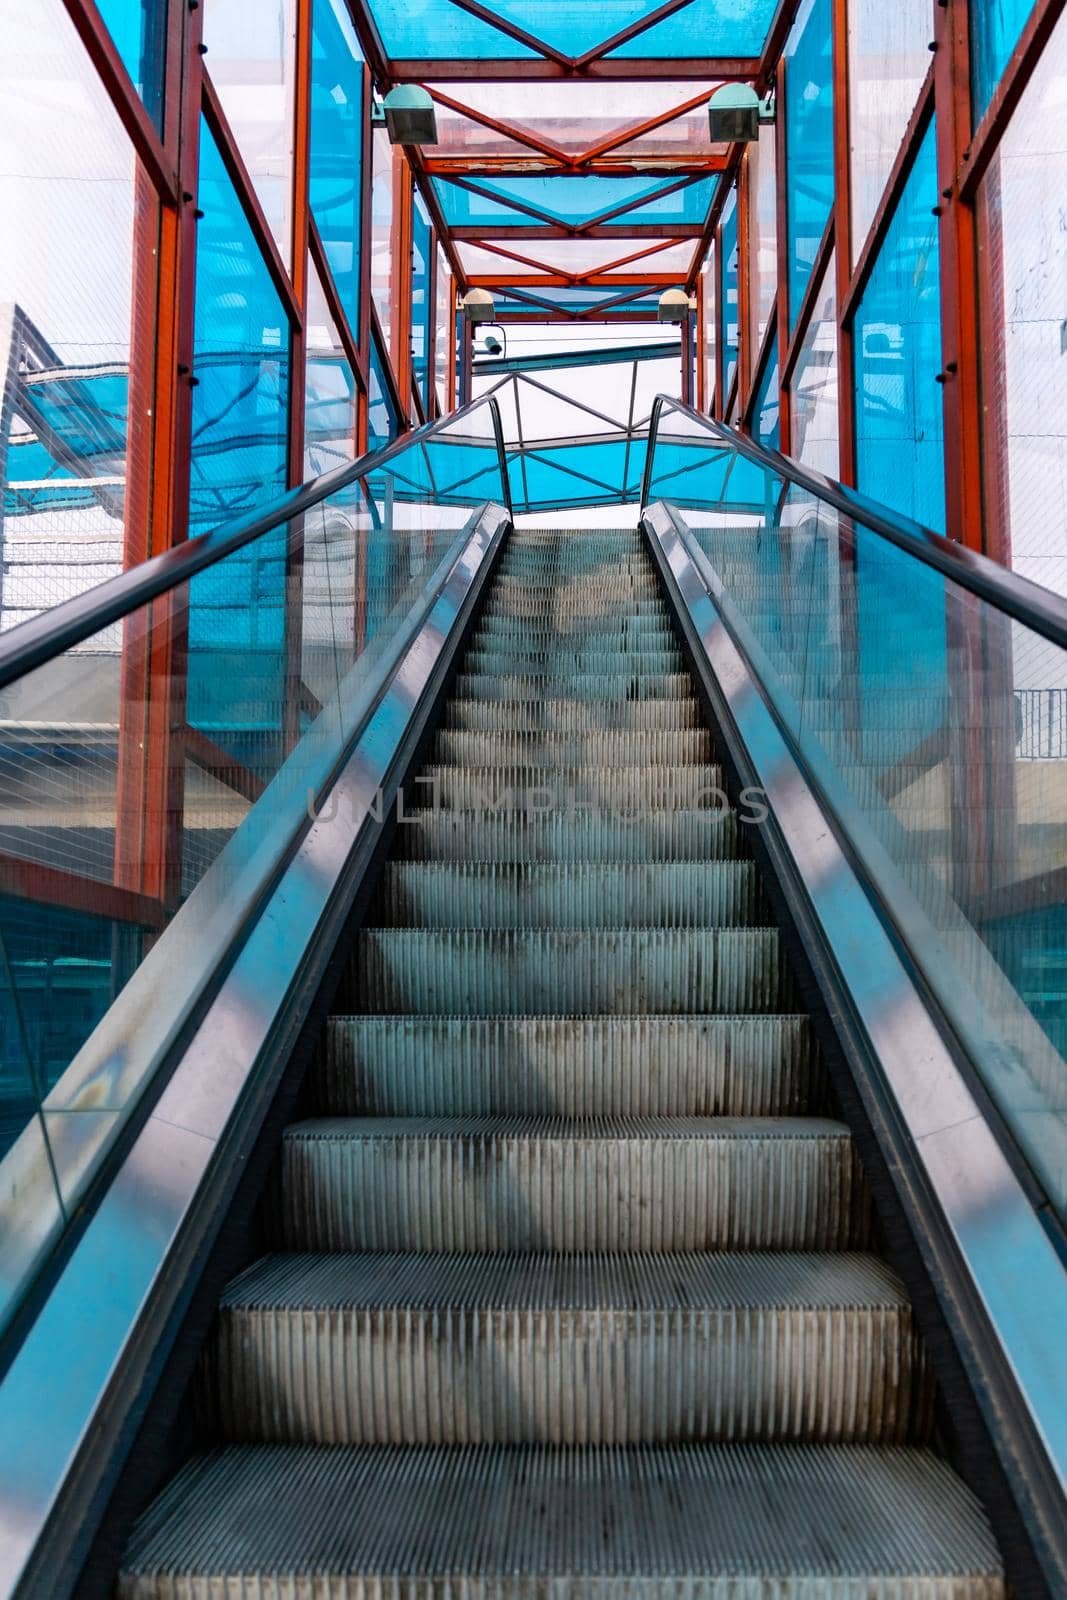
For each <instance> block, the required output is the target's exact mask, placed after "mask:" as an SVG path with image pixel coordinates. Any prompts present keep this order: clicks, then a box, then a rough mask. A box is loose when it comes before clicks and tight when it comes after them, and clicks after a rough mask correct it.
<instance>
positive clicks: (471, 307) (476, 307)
mask: <svg viewBox="0 0 1067 1600" xmlns="http://www.w3.org/2000/svg"><path fill="white" fill-rule="evenodd" d="M460 306H461V307H462V310H463V315H464V316H465V317H466V319H467V321H468V322H474V323H477V322H495V321H496V307H495V306H494V304H493V297H492V295H491V294H490V293H489V290H488V289H468V290H467V292H466V294H465V295H464V296H463V299H462V300H461V301H460Z"/></svg>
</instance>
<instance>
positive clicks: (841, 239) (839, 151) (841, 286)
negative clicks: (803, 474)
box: [833, 0, 856, 485]
mask: <svg viewBox="0 0 1067 1600" xmlns="http://www.w3.org/2000/svg"><path fill="white" fill-rule="evenodd" d="M833 86H834V135H833V137H834V240H835V243H836V249H837V254H836V256H835V271H836V281H835V285H834V288H835V294H836V302H835V303H836V306H837V438H838V447H837V450H838V466H837V475H838V478H839V479H840V481H841V482H842V483H846V484H852V485H854V484H855V482H856V403H855V394H854V392H853V391H854V384H855V370H854V361H853V350H852V324H851V323H850V322H846V321H845V319H844V317H843V315H842V306H843V304H844V300H845V295H846V293H847V291H848V281H849V278H850V277H851V274H852V140H851V136H850V124H851V111H850V95H849V77H848V0H833Z"/></svg>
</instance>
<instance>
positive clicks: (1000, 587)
mask: <svg viewBox="0 0 1067 1600" xmlns="http://www.w3.org/2000/svg"><path fill="white" fill-rule="evenodd" d="M664 406H669V407H670V408H671V410H672V411H677V412H680V413H681V414H682V415H683V416H685V417H688V418H690V419H691V420H692V421H693V422H699V423H700V425H701V427H703V428H705V429H706V430H707V432H708V433H709V434H710V435H711V437H712V439H714V441H715V443H716V445H717V446H718V447H720V448H728V449H731V450H736V451H737V453H738V454H739V455H742V456H745V457H747V458H748V460H749V461H752V462H754V463H755V464H756V465H757V466H758V467H762V468H763V470H764V471H765V472H772V473H774V474H775V476H776V477H779V478H783V479H785V480H786V481H787V482H789V483H794V484H796V485H797V487H798V488H801V489H804V490H806V491H807V492H808V493H809V494H812V495H815V496H816V497H817V498H818V499H820V500H823V501H825V502H826V504H827V505H830V506H833V508H834V510H835V511H839V512H841V514H842V515H843V516H846V517H850V518H853V519H854V520H855V521H857V522H861V523H862V524H863V526H864V527H865V528H867V529H869V530H870V532H872V533H875V534H877V535H878V536H879V537H880V538H882V539H886V540H888V542H889V543H890V544H894V545H896V546H897V548H898V549H899V550H904V551H906V552H907V554H908V555H911V556H915V558H916V559H917V560H919V561H921V562H923V564H924V565H925V566H928V567H933V569H934V571H935V572H939V573H940V574H941V576H942V577H945V578H949V579H951V580H952V582H953V583H957V584H959V586H960V588H961V589H966V590H967V591H968V593H970V594H973V595H977V596H978V598H979V599H980V600H984V601H986V602H987V603H988V604H989V605H992V606H995V607H996V608H997V609H998V610H999V611H1002V612H1004V614H1005V615H1006V616H1009V617H1011V618H1013V620H1014V621H1016V622H1021V623H1022V624H1023V625H1024V626H1025V627H1027V628H1030V629H1032V630H1033V632H1034V633H1039V634H1041V635H1042V637H1043V638H1045V639H1048V640H1049V641H1050V642H1051V643H1052V644H1055V645H1058V646H1059V647H1060V649H1061V650H1067V600H1065V599H1064V598H1063V597H1062V596H1060V595H1058V594H1054V593H1053V592H1052V590H1051V589H1045V588H1043V587H1042V585H1041V584H1039V583H1032V582H1031V580H1030V579H1029V578H1024V577H1021V576H1020V574H1019V573H1017V572H1012V571H1010V570H1009V569H1008V568H1007V567H1002V566H1001V565H1000V564H999V563H998V562H996V561H991V560H990V559H989V557H988V556H983V555H979V554H978V552H977V551H975V550H968V549H966V548H965V547H964V546H963V545H961V544H956V543H955V541H954V540H952V539H946V538H944V537H943V535H942V534H940V533H934V532H933V530H932V529H930V528H926V527H924V526H923V525H922V523H921V522H914V521H913V520H912V519H911V518H910V517H905V516H902V515H901V514H900V513H899V512H896V511H892V510H890V509H889V507H888V506H884V505H879V504H878V502H877V501H875V500H869V499H868V498H867V496H866V495H864V494H861V493H860V491H859V490H858V489H850V488H848V487H846V485H844V484H842V483H837V482H836V481H835V480H834V479H833V478H827V477H826V476H824V474H823V473H821V472H815V471H813V469H812V468H811V467H805V466H802V465H801V464H800V462H799V461H794V460H793V459H792V457H790V456H784V455H782V454H781V453H780V452H779V451H777V450H768V449H767V448H766V446H765V445H761V444H758V443H757V442H756V440H755V439H753V438H750V437H749V435H748V434H745V433H739V432H738V431H737V430H736V429H734V428H731V427H728V426H727V425H726V424H725V423H722V422H716V421H715V420H714V418H712V417H705V416H702V415H701V413H700V412H699V411H694V410H693V408H692V406H688V405H685V404H684V403H683V402H682V401H680V400H674V399H672V398H671V397H670V396H669V395H663V394H660V395H657V396H656V399H655V401H654V402H653V406H652V416H651V419H650V421H649V431H648V455H647V457H646V459H645V472H644V478H643V480H642V484H641V510H642V511H644V509H645V507H646V506H647V505H648V504H649V491H650V489H651V485H652V474H653V458H654V455H655V449H656V438H657V435H658V433H659V422H660V413H661V411H662V410H663V407H664ZM682 509H683V510H684V506H683V507H682Z"/></svg>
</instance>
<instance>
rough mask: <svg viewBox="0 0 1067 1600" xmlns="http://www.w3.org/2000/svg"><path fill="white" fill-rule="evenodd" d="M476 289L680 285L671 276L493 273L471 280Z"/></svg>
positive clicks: (610, 287) (596, 273)
mask: <svg viewBox="0 0 1067 1600" xmlns="http://www.w3.org/2000/svg"><path fill="white" fill-rule="evenodd" d="M470 281H471V287H472V288H473V289H510V288H512V287H514V288H516V289H581V288H588V289H624V288H637V287H640V285H641V284H648V285H649V286H655V287H661V288H665V289H669V288H671V287H672V286H676V285H677V283H678V279H677V276H676V275H674V274H672V273H669V272H611V273H604V272H590V273H586V274H584V275H583V276H582V278H581V279H578V278H575V277H573V276H568V274H566V273H563V272H530V273H526V274H525V275H524V276H522V277H518V276H516V277H511V278H504V277H497V276H495V275H494V274H493V273H485V274H481V275H479V276H477V277H473V278H471V280H470Z"/></svg>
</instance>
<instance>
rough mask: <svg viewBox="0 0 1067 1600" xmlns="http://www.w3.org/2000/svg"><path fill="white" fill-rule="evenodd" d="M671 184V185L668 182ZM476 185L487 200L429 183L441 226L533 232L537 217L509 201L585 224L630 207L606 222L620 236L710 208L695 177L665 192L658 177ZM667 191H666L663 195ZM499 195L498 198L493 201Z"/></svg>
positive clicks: (706, 182) (702, 182) (707, 191)
mask: <svg viewBox="0 0 1067 1600" xmlns="http://www.w3.org/2000/svg"><path fill="white" fill-rule="evenodd" d="M673 181H677V180H673ZM478 183H479V186H480V187H481V188H483V189H486V190H490V191H491V192H492V195H493V198H488V197H487V196H486V195H480V194H472V193H471V192H470V190H469V189H460V188H458V187H457V186H456V185H455V184H452V183H449V182H448V180H447V179H443V178H435V179H434V186H435V188H436V190H437V194H438V197H439V199H440V201H441V206H442V209H443V211H444V215H445V221H446V222H448V223H451V224H453V225H455V226H457V227H479V226H482V225H484V224H488V225H491V224H492V223H494V222H501V223H507V224H509V225H512V224H519V225H520V226H523V227H536V226H537V225H538V218H537V217H531V216H529V215H528V214H527V213H526V212H525V211H518V210H516V209H515V206H514V205H513V204H509V201H518V202H520V203H521V204H522V205H525V206H530V207H532V208H533V209H534V210H535V211H536V212H537V213H538V214H539V215H541V216H543V217H544V218H545V219H546V220H550V221H556V222H562V223H564V224H568V223H574V222H588V221H589V220H590V219H591V218H593V217H599V216H603V215H604V213H605V212H608V211H612V210H614V208H615V207H616V206H622V205H629V204H634V203H635V202H639V204H636V205H635V209H634V210H633V211H627V212H624V213H622V214H621V215H619V216H618V217H613V218H611V219H610V220H611V222H612V224H613V225H617V226H618V227H619V229H620V231H625V228H626V226H627V225H628V224H629V223H631V222H638V221H639V222H651V221H656V222H662V223H664V224H666V225H668V226H671V225H674V224H678V223H698V222H703V220H704V218H705V217H706V215H707V211H708V206H709V205H710V203H711V193H712V188H713V185H714V179H711V178H698V179H696V180H695V181H694V182H693V183H690V184H687V185H686V187H685V188H684V189H674V190H671V180H664V179H662V178H656V179H648V178H599V177H598V178H495V179H486V178H479V180H478ZM665 191H667V192H665ZM497 196H499V198H496V197H497Z"/></svg>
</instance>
